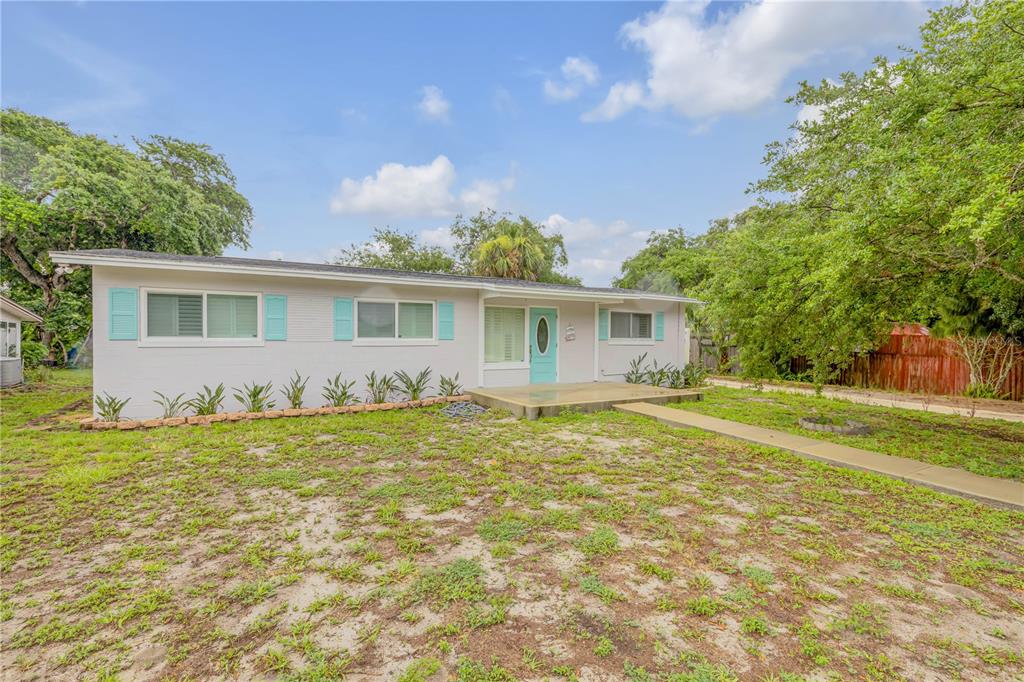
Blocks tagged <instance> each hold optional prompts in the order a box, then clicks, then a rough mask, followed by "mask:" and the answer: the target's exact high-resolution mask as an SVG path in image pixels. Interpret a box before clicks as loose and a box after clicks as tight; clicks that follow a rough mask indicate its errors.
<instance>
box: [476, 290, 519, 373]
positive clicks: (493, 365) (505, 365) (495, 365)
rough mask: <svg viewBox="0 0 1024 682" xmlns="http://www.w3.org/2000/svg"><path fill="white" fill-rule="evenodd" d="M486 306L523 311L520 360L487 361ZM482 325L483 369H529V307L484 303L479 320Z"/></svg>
mask: <svg viewBox="0 0 1024 682" xmlns="http://www.w3.org/2000/svg"><path fill="white" fill-rule="evenodd" d="M488 308H516V309H518V310H522V311H523V360H522V362H517V361H511V362H487V352H486V348H487V341H486V334H487V323H486V316H487V309H488ZM481 323H482V324H483V326H484V335H485V336H484V349H485V350H484V354H483V355H481V356H480V357H481V360H482V361H483V365H484V369H485V370H486V371H490V370H492V369H499V370H501V369H530V307H529V306H525V305H499V304H494V305H486V304H484V318H483V319H482V320H481Z"/></svg>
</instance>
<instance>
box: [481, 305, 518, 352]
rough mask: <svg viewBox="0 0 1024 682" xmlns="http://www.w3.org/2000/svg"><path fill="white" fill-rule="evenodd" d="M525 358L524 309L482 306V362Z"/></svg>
mask: <svg viewBox="0 0 1024 682" xmlns="http://www.w3.org/2000/svg"><path fill="white" fill-rule="evenodd" d="M525 360H526V311H525V310H524V309H523V308H497V307H490V306H488V307H487V308H484V362H485V363H486V362H524V361H525Z"/></svg>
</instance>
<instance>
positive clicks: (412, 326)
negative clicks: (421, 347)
mask: <svg viewBox="0 0 1024 682" xmlns="http://www.w3.org/2000/svg"><path fill="white" fill-rule="evenodd" d="M398 338H400V339H432V338H434V306H433V304H431V303H399V304H398Z"/></svg>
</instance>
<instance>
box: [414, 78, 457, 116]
mask: <svg viewBox="0 0 1024 682" xmlns="http://www.w3.org/2000/svg"><path fill="white" fill-rule="evenodd" d="M420 94H421V95H422V97H421V99H420V101H419V103H418V104H417V105H416V108H417V109H419V112H420V114H422V115H423V118H425V119H427V120H428V121H440V122H441V123H448V121H449V112H450V111H451V108H452V103H451V102H449V101H448V100H446V99H445V98H444V91H443V90H441V88H439V87H437V86H436V85H425V86H423V87H422V88H421V89H420Z"/></svg>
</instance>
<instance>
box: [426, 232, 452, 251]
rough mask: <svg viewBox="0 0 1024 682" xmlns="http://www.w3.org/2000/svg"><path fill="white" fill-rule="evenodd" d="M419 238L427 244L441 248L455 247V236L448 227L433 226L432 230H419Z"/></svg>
mask: <svg viewBox="0 0 1024 682" xmlns="http://www.w3.org/2000/svg"><path fill="white" fill-rule="evenodd" d="M420 239H421V240H423V243H424V244H427V245H428V246H440V247H441V248H443V249H451V248H454V247H455V236H454V235H452V230H451V228H450V227H435V228H434V229H432V230H420Z"/></svg>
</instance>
